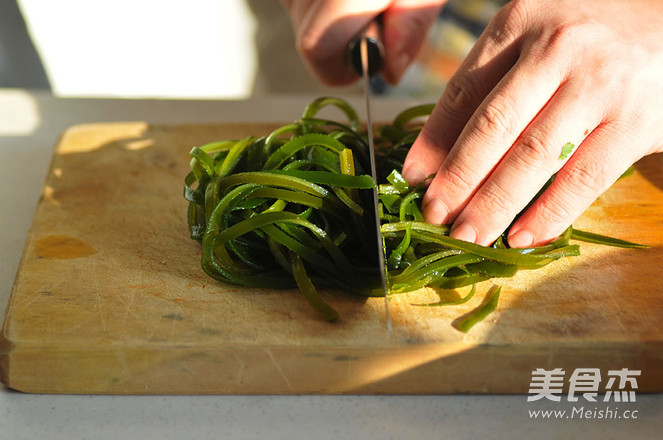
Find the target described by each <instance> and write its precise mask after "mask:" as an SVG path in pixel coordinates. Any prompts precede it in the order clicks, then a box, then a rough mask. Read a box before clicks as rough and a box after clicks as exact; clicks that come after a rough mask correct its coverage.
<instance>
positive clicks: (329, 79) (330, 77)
mask: <svg viewBox="0 0 663 440" xmlns="http://www.w3.org/2000/svg"><path fill="white" fill-rule="evenodd" d="M389 3H390V0H366V1H361V2H357V1H351V0H327V1H317V2H313V3H312V4H311V5H310V7H309V8H308V10H307V11H306V14H305V15H304V17H303V18H302V19H301V22H300V24H299V27H298V29H297V31H296V40H297V49H298V50H299V52H300V54H301V56H302V58H303V59H304V61H305V62H306V63H307V64H308V66H309V68H310V70H311V71H312V72H313V73H314V74H315V75H316V76H317V77H318V79H319V80H320V81H322V82H324V83H327V84H329V85H344V84H349V83H351V82H353V81H355V80H356V79H357V74H356V73H355V72H354V71H353V70H352V69H350V68H349V67H348V65H347V63H346V58H345V51H346V48H347V46H348V44H349V43H350V41H352V39H353V38H355V37H356V36H357V34H358V33H359V32H360V31H361V30H362V29H363V28H364V27H366V25H367V24H368V23H369V22H370V21H371V20H372V19H373V18H375V16H377V15H378V14H380V13H381V12H382V11H383V10H384V9H386V8H387V6H389Z"/></svg>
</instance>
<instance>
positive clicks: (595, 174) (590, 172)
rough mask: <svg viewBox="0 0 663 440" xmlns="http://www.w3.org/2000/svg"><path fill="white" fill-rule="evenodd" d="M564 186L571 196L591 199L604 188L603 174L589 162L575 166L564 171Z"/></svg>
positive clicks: (596, 166)
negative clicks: (571, 193)
mask: <svg viewBox="0 0 663 440" xmlns="http://www.w3.org/2000/svg"><path fill="white" fill-rule="evenodd" d="M564 184H565V185H564V186H566V187H567V188H570V189H571V190H572V192H573V194H575V195H578V196H583V197H584V198H592V199H593V198H595V197H597V196H598V195H599V194H600V193H601V190H602V189H603V188H604V187H605V173H604V172H603V170H602V169H601V168H600V167H599V166H598V165H597V164H592V163H591V162H586V163H581V164H577V165H576V166H573V167H571V168H570V169H569V170H566V171H565V175H564Z"/></svg>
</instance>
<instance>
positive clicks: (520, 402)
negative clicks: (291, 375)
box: [0, 89, 663, 440]
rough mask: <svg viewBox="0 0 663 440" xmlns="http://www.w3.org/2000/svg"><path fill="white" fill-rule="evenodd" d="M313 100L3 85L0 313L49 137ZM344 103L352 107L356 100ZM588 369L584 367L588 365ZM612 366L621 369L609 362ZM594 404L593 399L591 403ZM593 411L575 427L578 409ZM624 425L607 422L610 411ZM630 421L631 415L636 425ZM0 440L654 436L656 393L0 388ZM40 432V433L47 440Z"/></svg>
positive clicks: (272, 116)
mask: <svg viewBox="0 0 663 440" xmlns="http://www.w3.org/2000/svg"><path fill="white" fill-rule="evenodd" d="M312 98H313V97H312V96H293V95H288V96H269V97H264V98H255V99H250V100H246V101H182V100H178V101H173V100H118V99H112V100H109V99H62V98H55V97H52V96H50V95H48V94H45V93H41V92H34V91H26V90H16V89H13V90H12V89H4V90H3V89H0V179H2V185H0V206H1V207H2V208H1V209H2V210H3V212H2V215H0V249H2V250H3V252H2V253H0V307H2V308H3V309H4V306H5V305H6V304H7V300H8V297H9V292H10V290H11V286H12V283H13V281H14V275H15V273H16V269H17V267H18V263H19V260H20V256H21V252H22V250H23V244H24V242H25V238H26V236H27V233H28V229H29V227H30V223H31V220H32V216H33V213H34V209H35V207H36V204H37V200H38V197H39V195H40V191H41V186H42V184H43V181H44V178H45V176H46V172H47V169H48V165H49V162H50V159H51V154H52V151H53V148H54V146H55V143H56V141H57V139H58V136H59V135H60V134H61V133H62V132H63V131H64V130H65V129H66V128H67V127H69V126H72V125H75V124H79V123H86V122H108V121H146V122H148V123H159V124H180V123H206V122H219V121H224V122H245V121H252V122H284V121H287V120H291V119H295V118H296V117H297V116H298V115H299V114H300V112H301V110H302V109H303V107H304V106H305V105H306V104H307V103H308V102H310V100H311V99H312ZM351 102H352V103H353V104H355V105H357V106H358V108H361V107H360V106H361V98H352V99H351ZM414 103H415V102H414V101H408V100H393V99H391V100H384V101H377V102H376V103H375V104H374V106H373V112H374V118H375V120H389V119H390V118H392V117H393V116H394V115H395V114H396V113H397V112H398V111H399V110H401V109H403V108H405V107H406V106H407V105H410V104H414ZM588 367H591V365H589V366H588ZM617 367H618V366H617ZM599 400H600V399H599ZM581 407H583V408H584V410H585V411H588V410H589V411H590V412H591V414H590V417H589V418H587V417H585V418H583V419H580V418H579V413H578V412H577V409H578V408H581ZM608 409H609V410H618V411H619V413H618V414H619V415H623V411H624V410H626V409H627V410H629V415H631V418H630V419H628V420H627V419H624V418H613V416H610V414H612V413H610V412H604V414H605V415H604V416H603V417H601V416H600V411H601V410H608ZM538 410H562V411H564V410H565V411H567V413H566V415H567V416H568V415H569V413H572V414H573V412H574V411H576V412H575V415H574V416H573V417H572V419H567V420H555V419H544V418H542V416H539V417H534V416H533V413H532V412H533V411H538ZM636 416H637V418H636ZM0 426H1V427H2V432H3V437H5V436H6V437H7V438H13V439H23V438H26V439H27V438H35V437H37V436H46V437H47V438H49V439H60V438H62V439H75V438H89V437H93V436H94V437H95V438H98V439H106V438H113V439H115V438H118V437H120V438H127V439H133V438H140V439H145V440H149V439H152V438H159V439H170V438H178V439H179V438H183V437H184V438H192V439H195V438H210V437H212V436H214V437H218V436H221V435H224V436H227V437H230V438H257V437H261V436H271V437H272V438H298V437H300V436H302V437H303V436H304V435H305V436H307V437H309V438H311V437H313V438H316V439H320V440H323V439H326V438H339V437H346V438H383V439H387V438H404V437H411V438H417V439H427V438H435V439H438V438H449V437H452V436H453V437H455V438H461V439H464V438H479V437H483V438H514V437H517V436H524V435H530V436H533V437H535V438H566V437H570V436H574V437H577V438H589V437H591V438H598V437H601V438H620V439H623V438H626V436H630V435H633V434H636V433H637V438H659V436H660V432H661V431H662V430H663V395H660V394H656V395H645V394H638V395H637V401H636V402H630V403H622V404H621V408H620V407H619V405H611V406H610V408H608V407H606V404H604V403H598V402H597V403H589V402H585V403H584V404H583V402H576V403H573V402H568V400H565V399H564V398H562V401H561V402H551V401H547V400H542V401H538V402H527V397H526V396H522V395H517V396H67V395H26V394H21V393H17V392H13V391H11V390H8V389H6V388H0ZM46 434H47V435H46Z"/></svg>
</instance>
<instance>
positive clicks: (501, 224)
mask: <svg viewBox="0 0 663 440" xmlns="http://www.w3.org/2000/svg"><path fill="white" fill-rule="evenodd" d="M579 87H580V86H579V85H576V84H573V83H565V84H563V85H562V86H561V87H560V88H559V90H558V91H557V92H556V93H555V94H554V96H553V97H552V98H551V99H550V101H549V102H548V103H547V104H546V105H545V107H544V108H543V109H542V110H541V112H540V113H539V114H538V115H537V117H536V118H535V119H534V121H532V122H531V123H530V124H529V126H528V127H527V128H526V129H525V131H523V133H522V134H521V135H520V136H519V137H518V139H517V140H516V142H515V143H514V144H513V146H512V147H511V148H510V149H509V150H508V152H507V153H506V155H505V156H504V158H503V159H502V160H501V162H500V163H499V165H498V166H497V167H496V168H495V170H494V171H493V172H492V173H491V175H490V177H488V179H487V180H486V181H485V182H484V183H483V184H482V185H481V187H480V188H479V189H478V190H477V191H476V193H475V194H474V195H473V197H472V198H471V199H470V201H469V202H468V203H467V205H466V206H465V208H464V209H463V210H462V212H461V213H460V214H459V216H458V218H457V219H456V221H455V222H454V226H453V228H452V232H451V235H452V236H453V237H455V238H459V239H462V240H466V241H472V242H476V243H478V244H481V245H484V246H488V245H490V244H491V243H493V242H494V241H495V239H497V237H499V236H500V235H501V234H502V233H503V232H504V231H505V230H506V229H507V228H508V227H509V225H510V224H511V223H512V222H513V220H514V218H515V217H516V216H517V215H518V213H519V212H521V211H522V210H523V209H524V208H525V207H526V206H527V205H528V203H530V201H531V200H532V199H533V198H534V197H535V196H536V194H537V193H538V191H539V190H540V189H541V188H542V187H543V186H544V184H545V183H546V182H547V181H548V180H549V179H550V176H552V175H553V174H554V173H555V172H557V171H558V170H559V169H560V168H561V167H562V166H563V165H564V164H565V163H566V162H567V161H569V160H570V157H572V155H573V154H574V152H575V150H576V148H575V146H577V145H581V143H582V142H583V140H584V138H585V136H586V135H587V134H588V133H589V132H591V131H592V130H593V129H594V128H595V127H597V126H598V125H599V123H600V122H601V118H602V115H601V114H600V112H597V111H596V108H594V107H592V106H587V105H586V100H584V99H583V100H581V99H578V96H579V93H577V89H578V88H579ZM569 115H573V117H569ZM566 145H571V146H572V147H567V148H565V146H566ZM562 153H564V154H562ZM509 243H510V244H512V245H515V242H514V243H511V242H509ZM518 244H520V243H518ZM529 244H531V243H529ZM529 244H526V245H525V246H529Z"/></svg>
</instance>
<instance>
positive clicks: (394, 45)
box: [382, 0, 446, 84]
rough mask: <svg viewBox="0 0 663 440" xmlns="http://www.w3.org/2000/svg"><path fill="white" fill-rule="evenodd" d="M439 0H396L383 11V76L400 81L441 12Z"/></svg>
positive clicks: (394, 82) (395, 81)
mask: <svg viewBox="0 0 663 440" xmlns="http://www.w3.org/2000/svg"><path fill="white" fill-rule="evenodd" d="M444 3H446V1H440V0H396V1H394V2H393V3H392V4H391V6H389V8H388V9H387V10H386V11H385V12H384V15H383V39H384V41H383V43H384V49H385V57H384V68H383V69H382V76H383V77H384V79H385V81H387V82H388V83H391V84H397V83H398V81H399V80H400V79H401V77H402V76H403V74H404V73H405V70H406V69H407V67H408V66H409V65H410V63H411V62H412V60H414V58H415V57H416V56H417V54H418V53H419V49H421V46H422V44H423V42H424V40H425V38H426V35H427V34H428V30H429V29H430V27H431V26H432V25H433V23H434V22H435V20H436V19H437V17H438V16H439V14H440V9H442V6H443V4H444Z"/></svg>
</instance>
